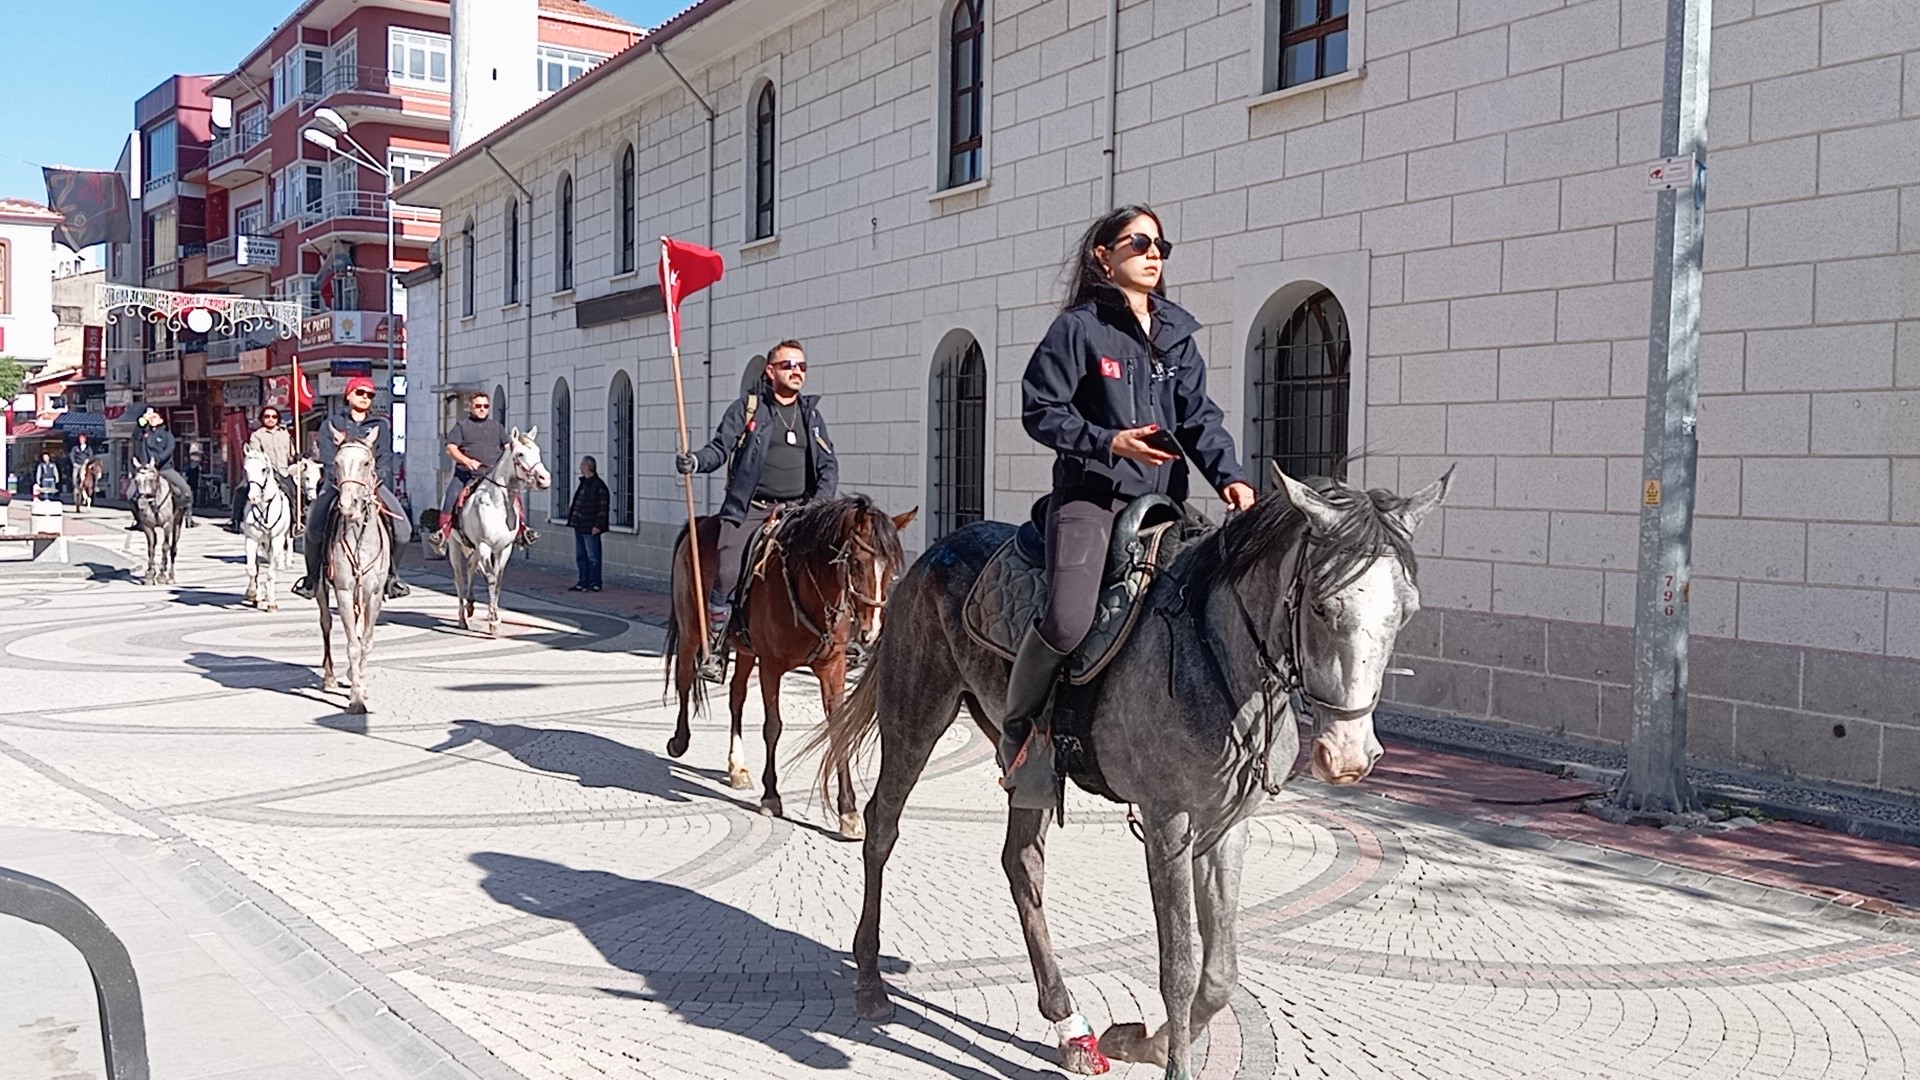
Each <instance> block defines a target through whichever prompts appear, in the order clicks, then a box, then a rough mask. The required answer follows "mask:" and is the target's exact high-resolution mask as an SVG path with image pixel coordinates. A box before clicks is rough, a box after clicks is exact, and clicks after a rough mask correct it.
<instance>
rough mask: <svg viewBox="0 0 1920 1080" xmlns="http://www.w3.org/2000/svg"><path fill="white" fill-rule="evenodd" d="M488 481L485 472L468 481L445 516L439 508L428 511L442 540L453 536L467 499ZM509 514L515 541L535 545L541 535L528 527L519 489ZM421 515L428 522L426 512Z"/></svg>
mask: <svg viewBox="0 0 1920 1080" xmlns="http://www.w3.org/2000/svg"><path fill="white" fill-rule="evenodd" d="M486 482H487V476H486V474H484V473H482V474H479V475H476V476H475V477H474V478H473V479H471V480H469V481H467V483H466V486H464V487H462V488H461V489H460V494H458V495H456V496H454V499H453V513H451V514H448V515H446V516H445V517H444V518H443V517H441V516H440V513H439V510H438V509H437V508H436V509H430V510H428V511H427V513H431V514H433V515H434V523H433V525H431V526H428V527H429V528H437V529H439V531H440V537H441V539H442V540H447V539H450V538H451V537H452V536H453V530H454V529H456V528H458V527H459V526H460V514H461V512H462V511H464V510H465V509H466V508H467V500H469V499H471V498H473V493H474V492H476V491H479V490H480V485H481V484H484V483H486ZM507 514H508V517H507V524H508V525H511V526H513V527H514V536H515V542H516V543H518V544H520V546H522V547H531V546H533V542H534V541H535V540H537V539H538V538H539V536H538V534H537V533H535V532H534V531H533V530H532V529H530V528H528V527H527V508H526V506H525V505H523V503H522V501H521V498H520V493H519V492H517V491H516V492H514V493H513V498H512V499H510V500H508V503H507ZM420 517H421V524H426V514H422V515H420Z"/></svg>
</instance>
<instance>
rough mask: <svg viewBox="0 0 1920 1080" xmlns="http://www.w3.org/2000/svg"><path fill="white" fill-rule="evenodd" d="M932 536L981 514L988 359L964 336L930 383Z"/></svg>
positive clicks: (984, 484)
mask: <svg viewBox="0 0 1920 1080" xmlns="http://www.w3.org/2000/svg"><path fill="white" fill-rule="evenodd" d="M933 401H934V420H933V480H934V487H933V511H934V512H933V528H934V538H935V539H938V538H939V537H942V536H945V535H947V534H948V533H950V532H952V531H953V530H955V529H958V528H960V527H961V526H963V525H967V524H971V523H972V522H975V521H979V520H980V519H982V518H983V517H985V516H986V497H987V362H986V357H985V356H983V355H982V354H981V352H980V343H979V342H977V341H975V340H973V338H972V337H971V336H968V337H967V338H966V339H965V341H964V342H963V343H962V344H961V345H960V346H959V347H958V348H955V349H953V350H952V351H950V352H949V353H947V355H945V356H943V357H942V358H941V359H940V364H939V367H938V368H937V369H936V370H935V371H934V386H933Z"/></svg>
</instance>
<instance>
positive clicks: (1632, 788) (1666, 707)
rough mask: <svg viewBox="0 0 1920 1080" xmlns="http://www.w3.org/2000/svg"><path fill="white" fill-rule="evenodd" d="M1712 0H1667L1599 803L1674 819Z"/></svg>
mask: <svg viewBox="0 0 1920 1080" xmlns="http://www.w3.org/2000/svg"><path fill="white" fill-rule="evenodd" d="M1712 25H1713V0H1667V52H1666V95H1665V103H1664V106H1663V108H1662V109H1661V116H1660V150H1661V154H1662V156H1663V157H1664V158H1665V159H1666V160H1664V161H1662V162H1659V163H1657V164H1656V165H1654V166H1653V167H1652V168H1650V169H1649V170H1648V177H1647V183H1648V186H1649V187H1651V188H1654V189H1656V190H1658V191H1659V195H1658V199H1659V203H1658V211H1657V213H1656V217H1655V225H1654V241H1653V247H1654V253H1653V321H1652V333H1651V341H1650V348H1649V350H1648V356H1647V419H1646V435H1645V451H1644V453H1645V460H1644V464H1643V466H1642V469H1641V499H1640V504H1641V505H1640V564H1639V566H1640V576H1639V582H1638V585H1637V587H1636V589H1635V594H1634V621H1633V725H1632V729H1631V732H1630V734H1629V736H1628V740H1627V771H1626V773H1625V775H1623V776H1622V777H1621V778H1620V785H1619V787H1617V788H1616V789H1615V790H1614V791H1613V793H1612V794H1611V795H1610V796H1609V797H1608V798H1607V799H1606V800H1604V801H1603V802H1602V803H1601V804H1600V805H1599V806H1596V807H1595V809H1596V811H1598V812H1600V813H1602V814H1603V815H1604V816H1608V817H1614V818H1616V819H1619V818H1627V819H1633V818H1646V817H1653V818H1656V819H1664V820H1673V819H1675V818H1680V819H1687V818H1691V817H1693V816H1694V815H1697V814H1699V812H1700V802H1699V799H1698V798H1697V797H1696V796H1695V795H1694V792H1693V787H1692V785H1691V784H1689V783H1688V782H1687V644H1688V629H1687V618H1688V615H1687V603H1688V599H1689V597H1688V592H1689V588H1690V584H1691V581H1690V579H1691V577H1692V569H1693V484H1694V469H1695V465H1696V462H1697V459H1698V457H1699V441H1698V439H1697V437H1696V434H1695V426H1696V425H1695V417H1696V408H1697V406H1698V404H1699V397H1700V388H1699V367H1700V264H1701V252H1702V248H1703V240H1704V238H1705V233H1706V202H1707V173H1706V162H1707V59H1708V35H1709V31H1710V29H1711V27H1712Z"/></svg>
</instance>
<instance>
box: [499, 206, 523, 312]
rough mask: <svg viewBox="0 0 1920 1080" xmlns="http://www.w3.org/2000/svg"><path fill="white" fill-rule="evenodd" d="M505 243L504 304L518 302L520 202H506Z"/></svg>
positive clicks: (502, 255) (503, 257)
mask: <svg viewBox="0 0 1920 1080" xmlns="http://www.w3.org/2000/svg"><path fill="white" fill-rule="evenodd" d="M502 229H503V232H504V233H505V236H506V242H505V244H503V245H502V248H501V261H502V262H504V263H505V265H504V266H502V267H501V270H502V271H503V273H502V274H501V278H502V280H504V281H505V282H506V286H507V288H506V302H507V303H509V304H517V303H519V302H520V200H519V199H508V200H507V217H506V221H505V222H504V223H503V225H502Z"/></svg>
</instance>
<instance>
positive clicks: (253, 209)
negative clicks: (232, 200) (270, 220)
mask: <svg viewBox="0 0 1920 1080" xmlns="http://www.w3.org/2000/svg"><path fill="white" fill-rule="evenodd" d="M233 231H234V232H235V233H238V234H239V235H242V236H259V235H261V234H263V233H265V232H266V231H267V211H266V207H264V206H262V205H261V204H259V203H248V204H247V205H245V206H243V207H241V208H240V209H238V210H235V211H234V212H233Z"/></svg>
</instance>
